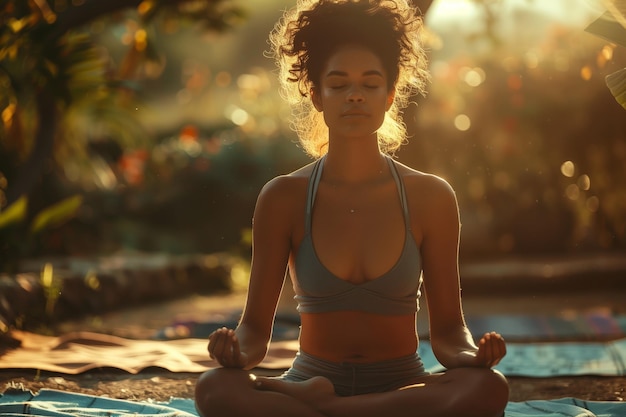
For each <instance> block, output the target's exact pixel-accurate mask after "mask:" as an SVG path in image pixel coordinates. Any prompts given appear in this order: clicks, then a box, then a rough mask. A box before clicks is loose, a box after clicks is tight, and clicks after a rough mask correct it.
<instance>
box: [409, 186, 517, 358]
mask: <svg viewBox="0 0 626 417" xmlns="http://www.w3.org/2000/svg"><path fill="white" fill-rule="evenodd" d="M423 180H424V184H423V187H419V188H421V189H422V192H421V193H420V194H421V196H422V201H423V203H422V204H421V205H420V207H421V210H417V213H416V214H417V215H419V216H420V217H419V218H417V219H415V221H416V222H418V224H419V225H420V229H421V231H422V245H421V253H422V259H423V271H424V287H425V293H426V299H427V302H428V311H429V318H430V338H431V344H432V348H433V353H434V354H435V356H436V357H437V359H438V360H439V362H440V363H441V364H442V365H443V366H445V367H446V368H448V369H451V368H459V367H492V366H494V365H496V364H497V363H498V362H500V360H501V359H502V357H504V355H505V353H506V346H505V344H504V339H503V338H502V337H501V336H500V335H499V334H497V333H495V332H492V333H486V334H485V335H483V337H482V338H481V339H480V340H479V341H478V344H476V343H475V342H474V340H473V338H472V334H471V333H470V331H469V329H468V328H467V326H466V324H465V319H464V317H463V309H462V303H461V287H460V279H459V266H458V252H459V237H460V229H461V227H460V221H459V209H458V204H457V200H456V196H455V193H454V191H453V190H452V188H451V187H450V185H449V184H448V183H447V182H445V181H444V180H442V179H440V178H437V177H434V176H426V177H424V178H423Z"/></svg>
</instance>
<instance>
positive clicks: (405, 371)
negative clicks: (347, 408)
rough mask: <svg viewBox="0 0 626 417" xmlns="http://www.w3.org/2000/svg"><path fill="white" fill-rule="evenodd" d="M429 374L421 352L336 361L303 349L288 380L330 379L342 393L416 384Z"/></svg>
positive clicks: (366, 392)
mask: <svg viewBox="0 0 626 417" xmlns="http://www.w3.org/2000/svg"><path fill="white" fill-rule="evenodd" d="M424 375H428V372H426V371H425V370H424V364H423V363H422V360H421V359H420V357H419V355H418V354H417V353H415V354H413V355H409V356H405V357H402V358H398V359H392V360H387V361H382V362H375V363H347V362H344V363H336V362H329V361H326V360H324V359H320V358H317V357H315V356H312V355H309V354H307V353H305V352H299V353H298V354H297V355H296V358H295V359H294V361H293V364H292V365H291V368H289V369H288V370H287V371H285V373H283V374H282V375H281V376H280V377H279V378H280V379H282V380H284V381H293V382H302V381H306V380H307V379H309V378H312V377H314V376H323V377H326V378H328V379H329V380H330V381H331V382H332V383H333V385H334V386H335V392H336V393H337V395H340V396H350V395H360V394H369V393H373V392H386V391H393V390H396V389H399V388H402V387H404V386H407V385H411V384H415V383H416V382H417V381H418V380H419V378H420V377H422V376H424Z"/></svg>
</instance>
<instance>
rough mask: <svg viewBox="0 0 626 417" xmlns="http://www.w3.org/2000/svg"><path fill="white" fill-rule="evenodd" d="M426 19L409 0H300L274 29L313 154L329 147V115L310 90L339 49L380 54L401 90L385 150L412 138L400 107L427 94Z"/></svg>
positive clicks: (304, 139) (301, 131) (298, 122)
mask: <svg viewBox="0 0 626 417" xmlns="http://www.w3.org/2000/svg"><path fill="white" fill-rule="evenodd" d="M421 31H422V19H421V17H420V15H419V12H418V10H417V9H416V8H415V7H413V6H411V5H410V4H409V3H408V2H407V0H298V1H297V4H296V6H295V7H294V8H293V9H291V10H289V11H287V12H286V13H285V14H284V16H283V18H282V19H281V20H280V21H279V22H278V23H277V24H276V26H275V27H274V30H273V31H272V32H271V33H270V45H271V51H270V52H271V56H272V57H274V58H275V59H276V62H277V65H278V68H279V74H280V82H281V87H282V93H283V96H284V97H285V98H286V100H287V101H288V102H289V103H290V104H292V105H293V106H294V114H293V116H294V120H293V127H294V130H295V131H296V132H297V133H298V137H299V139H300V143H301V145H302V147H303V148H304V150H305V151H306V152H307V153H308V154H309V155H311V156H313V157H319V156H321V155H323V154H324V153H325V152H326V151H327V148H328V130H327V127H326V125H325V124H324V122H323V116H322V115H321V114H319V112H317V111H316V110H315V108H314V107H313V105H312V103H311V100H310V99H309V95H310V91H311V89H312V88H315V87H316V86H317V85H318V83H319V82H320V79H321V72H322V69H323V67H324V65H325V64H326V62H327V60H328V59H329V58H330V56H331V55H332V54H333V53H334V52H335V51H336V50H337V48H339V47H341V46H343V45H346V44H357V45H361V46H364V47H366V48H368V49H369V50H371V51H372V52H373V53H374V54H375V55H377V56H378V57H379V58H380V60H381V62H382V64H383V66H384V68H385V70H386V72H387V75H388V86H387V87H388V89H389V90H391V89H395V98H394V103H393V105H392V106H391V108H390V109H389V111H388V112H387V114H386V116H385V121H384V123H383V125H382V127H381V128H380V129H379V131H378V141H379V146H380V149H381V150H382V151H383V152H386V153H393V152H394V151H395V150H397V149H398V148H399V147H400V145H402V143H404V141H405V140H406V126H405V125H404V123H403V122H402V120H401V111H400V109H402V108H404V107H406V105H408V103H409V100H410V98H411V96H412V95H413V94H416V93H422V94H423V93H424V88H425V85H426V83H427V81H428V78H429V76H428V72H427V70H426V54H425V51H424V48H423V46H422V42H421Z"/></svg>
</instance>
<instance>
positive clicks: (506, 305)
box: [0, 289, 626, 401]
mask: <svg viewBox="0 0 626 417" xmlns="http://www.w3.org/2000/svg"><path fill="white" fill-rule="evenodd" d="M624 299H626V298H624V292H623V291H617V292H616V291H612V290H610V289H607V290H598V291H583V292H573V293H548V294H541V295H532V296H529V295H528V294H517V295H508V296H504V295H502V294H499V295H494V294H492V295H477V294H474V295H471V296H468V297H466V298H465V302H464V306H465V311H466V314H478V313H502V312H508V313H523V312H535V313H537V312H544V313H555V312H561V311H567V310H577V311H583V310H592V309H610V310H611V311H613V312H616V313H619V314H624V313H626V310H625V309H626V306H625V305H624V303H623V300H624ZM244 300H245V294H242V293H231V294H218V295H211V296H192V297H188V298H185V299H181V300H174V301H171V302H167V303H160V304H158V305H152V306H140V307H137V308H133V309H129V310H121V311H115V312H111V313H109V314H107V315H104V316H101V317H98V318H97V319H95V318H83V319H80V320H76V321H74V322H65V323H61V324H59V326H58V328H57V331H60V332H63V331H70V330H73V329H77V328H80V329H83V330H92V331H101V332H106V333H112V334H116V335H118V336H122V337H148V336H149V335H150V334H152V333H153V332H154V331H155V330H156V329H159V328H162V327H163V326H166V325H167V324H170V323H171V322H172V321H173V320H175V319H176V318H181V317H185V318H194V317H195V318H198V317H207V316H209V315H211V314H216V313H219V312H220V311H222V312H223V311H227V310H229V309H234V308H239V307H241V306H242V305H243V302H244ZM292 307H293V306H292V304H291V295H290V294H289V292H288V291H286V293H285V295H284V296H283V299H282V300H281V307H280V308H285V309H288V308H292ZM423 313H425V312H423ZM424 316H425V315H424V314H423V315H422V320H425V318H424ZM197 378H198V374H190V373H169V372H164V371H160V370H153V369H151V370H148V371H144V372H142V373H140V374H138V375H129V374H127V373H123V372H120V371H111V370H95V371H91V372H88V373H85V374H81V375H59V374H50V373H39V372H36V371H31V370H28V371H2V372H0V391H3V390H4V389H5V388H7V387H10V386H13V387H24V388H27V389H30V390H33V391H37V390H39V389H41V388H50V389H60V390H64V391H72V392H79V393H85V394H91V395H104V396H108V397H111V398H120V399H129V400H155V401H167V400H168V399H169V398H170V397H182V398H192V397H193V390H194V385H195V382H196V380H197ZM509 382H510V386H511V395H510V400H511V401H525V400H537V399H555V398H562V397H576V398H580V399H585V400H595V401H624V399H625V398H626V392H625V384H624V377H593V376H580V377H558V378H518V377H512V378H509Z"/></svg>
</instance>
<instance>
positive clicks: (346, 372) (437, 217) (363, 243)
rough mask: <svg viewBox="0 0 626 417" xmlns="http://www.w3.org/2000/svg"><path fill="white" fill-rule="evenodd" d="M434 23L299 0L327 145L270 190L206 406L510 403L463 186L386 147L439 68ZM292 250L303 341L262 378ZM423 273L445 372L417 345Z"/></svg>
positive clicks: (307, 142)
mask: <svg viewBox="0 0 626 417" xmlns="http://www.w3.org/2000/svg"><path fill="white" fill-rule="evenodd" d="M420 29H421V20H420V18H419V16H418V15H417V12H416V10H415V9H414V8H411V7H410V6H409V5H408V4H407V3H406V0H299V1H298V4H297V6H296V8H295V9H294V10H292V11H291V12H288V13H287V14H286V15H285V17H284V19H283V20H282V21H281V22H280V23H279V24H278V25H277V27H276V28H275V30H274V31H273V32H272V35H271V41H272V45H273V52H274V55H275V57H277V59H278V61H279V64H280V65H281V67H280V68H281V71H282V72H281V75H282V76H281V78H282V79H283V80H284V81H285V83H284V84H285V86H286V87H287V90H289V88H291V89H292V91H295V93H296V94H294V95H292V96H291V99H292V102H293V104H294V106H296V108H297V112H296V115H298V116H300V119H299V120H298V121H297V122H296V123H295V125H296V126H297V130H298V133H299V136H300V139H301V143H302V146H303V148H304V149H305V150H306V151H307V152H308V153H309V154H311V155H312V156H314V157H316V158H318V159H317V160H316V161H315V162H314V163H312V164H310V165H307V166H305V167H303V168H301V169H299V170H297V171H295V172H293V173H291V174H289V175H284V176H280V177H277V178H275V179H273V180H272V181H270V182H269V183H268V184H267V185H266V186H265V187H264V188H263V190H262V191H261V193H260V195H259V198H258V201H257V206H256V209H255V213H254V221H253V236H254V238H253V257H252V258H253V259H252V267H251V276H250V285H249V291H248V298H247V302H246V307H245V310H244V313H243V316H242V318H241V321H240V323H239V325H238V326H237V328H236V329H234V330H233V329H226V328H223V329H220V330H218V331H216V332H214V333H212V334H211V335H210V337H209V347H208V350H209V353H210V355H211V357H213V358H214V359H216V360H217V361H218V362H219V363H220V364H221V365H222V368H218V369H214V370H211V371H208V372H206V373H205V374H204V375H203V376H202V377H201V378H200V379H199V381H198V384H197V387H196V407H197V409H198V411H199V412H200V414H201V415H204V416H272V417H278V416H311V417H320V416H359V417H365V416H381V415H386V416H408V415H419V416H455V417H459V416H481V417H485V416H500V415H502V413H503V410H504V408H505V406H506V403H507V400H508V385H507V383H506V380H505V379H504V377H503V376H502V375H501V374H500V373H498V372H497V371H494V370H492V369H491V367H492V366H494V365H495V364H497V363H498V362H499V361H500V359H501V358H502V357H503V356H504V354H505V350H506V349H505V344H504V341H503V339H502V337H501V336H500V335H498V334H496V333H488V334H485V335H484V336H483V337H482V338H481V339H480V341H479V342H478V345H475V344H474V342H473V340H472V337H471V334H470V332H469V330H468V329H467V327H466V325H465V322H464V319H463V313H462V308H461V300H460V288H459V274H458V260H457V252H458V239H459V229H460V227H459V215H458V208H457V203H456V199H455V195H454V192H453V190H452V189H451V188H450V186H449V185H448V184H447V183H446V182H445V181H443V180H442V179H440V178H437V177H435V176H433V175H429V174H425V173H422V172H419V171H415V170H413V169H411V168H408V167H406V166H404V165H402V164H400V163H397V162H395V161H393V160H392V159H391V158H390V157H389V156H388V154H390V153H393V151H395V150H396V149H397V148H398V147H399V146H400V144H401V143H402V141H403V140H404V138H405V130H404V125H403V124H402V123H401V122H399V121H398V115H399V108H401V107H403V106H404V105H406V103H407V100H408V98H409V97H410V95H411V94H413V93H415V92H421V91H422V89H423V86H424V83H425V81H426V79H427V74H426V71H425V57H424V51H423V49H422V47H421V45H420V43H419V31H420ZM320 125H322V126H323V129H320V128H319V126H320ZM287 265H288V268H289V275H290V277H291V281H292V284H293V287H294V290H295V293H296V300H297V301H298V311H299V312H300V316H301V329H300V338H299V342H300V351H299V353H298V355H297V356H296V358H295V360H294V362H293V365H292V367H291V368H290V369H289V370H288V371H287V372H285V373H284V374H283V375H282V376H280V377H276V378H261V377H258V378H257V377H254V376H252V375H250V374H249V373H248V372H247V370H249V369H251V368H253V367H255V366H256V365H258V364H259V363H260V362H261V361H262V360H263V358H264V356H265V354H266V353H267V349H268V344H269V341H270V338H271V333H272V323H273V319H274V314H275V311H276V306H277V302H278V299H279V295H280V291H281V287H282V283H283V278H284V272H285V267H286V266H287ZM422 276H423V282H422ZM422 283H423V287H424V291H425V294H426V298H427V301H428V309H429V313H430V314H429V317H430V333H431V343H432V348H433V351H434V353H435V355H436V357H437V359H438V360H439V361H440V362H441V364H442V365H444V366H445V367H446V369H447V371H446V372H443V373H440V374H428V373H427V372H425V371H424V367H423V364H422V362H421V360H420V358H419V356H418V355H417V354H416V351H417V347H418V338H417V333H416V328H415V319H416V313H417V310H418V307H419V298H420V293H421V290H422Z"/></svg>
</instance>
